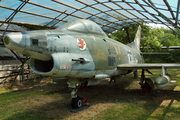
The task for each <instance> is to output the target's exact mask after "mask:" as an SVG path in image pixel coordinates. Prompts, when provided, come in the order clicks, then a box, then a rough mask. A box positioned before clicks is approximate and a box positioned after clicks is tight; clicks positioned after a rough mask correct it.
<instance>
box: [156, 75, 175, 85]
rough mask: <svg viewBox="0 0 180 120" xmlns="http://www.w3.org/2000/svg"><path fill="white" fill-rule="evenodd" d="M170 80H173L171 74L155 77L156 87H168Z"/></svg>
mask: <svg viewBox="0 0 180 120" xmlns="http://www.w3.org/2000/svg"><path fill="white" fill-rule="evenodd" d="M169 81H171V78H170V76H168V75H164V76H159V77H157V78H156V79H155V81H154V83H155V86H156V87H161V88H162V87H166V86H167V85H168V83H169Z"/></svg>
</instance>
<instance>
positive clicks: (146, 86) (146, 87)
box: [139, 69, 154, 95]
mask: <svg viewBox="0 0 180 120" xmlns="http://www.w3.org/2000/svg"><path fill="white" fill-rule="evenodd" d="M146 71H147V72H148V73H150V74H152V73H151V72H150V71H149V70H147V69H146ZM139 84H140V85H141V95H147V93H148V92H149V91H150V90H151V89H153V88H154V83H153V81H152V80H151V79H150V78H145V75H144V69H142V73H141V81H140V82H139Z"/></svg>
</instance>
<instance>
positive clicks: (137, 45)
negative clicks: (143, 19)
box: [133, 25, 141, 52]
mask: <svg viewBox="0 0 180 120" xmlns="http://www.w3.org/2000/svg"><path fill="white" fill-rule="evenodd" d="M140 40H141V26H140V25H139V27H138V30H137V32H136V36H135V38H134V41H133V43H134V47H135V49H137V50H138V51H139V52H140Z"/></svg>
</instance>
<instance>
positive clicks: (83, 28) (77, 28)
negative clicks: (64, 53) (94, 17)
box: [57, 19, 107, 36]
mask: <svg viewBox="0 0 180 120" xmlns="http://www.w3.org/2000/svg"><path fill="white" fill-rule="evenodd" d="M57 29H58V30H63V29H66V30H68V31H74V32H83V33H92V34H93V33H94V34H99V35H103V36H107V35H106V33H104V31H103V30H102V29H101V28H100V27H99V25H97V24H96V23H94V22H92V21H90V20H85V19H79V20H76V21H72V22H69V23H66V24H64V25H62V26H59V27H58V28H57Z"/></svg>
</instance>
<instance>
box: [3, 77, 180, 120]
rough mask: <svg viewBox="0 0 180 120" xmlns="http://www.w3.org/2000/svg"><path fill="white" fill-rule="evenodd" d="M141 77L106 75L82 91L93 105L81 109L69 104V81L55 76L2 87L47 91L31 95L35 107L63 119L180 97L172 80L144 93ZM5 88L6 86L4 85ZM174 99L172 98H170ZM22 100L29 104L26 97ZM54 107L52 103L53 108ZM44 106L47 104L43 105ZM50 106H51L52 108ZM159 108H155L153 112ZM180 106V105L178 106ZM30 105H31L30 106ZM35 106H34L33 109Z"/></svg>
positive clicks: (171, 100) (158, 102)
mask: <svg viewBox="0 0 180 120" xmlns="http://www.w3.org/2000/svg"><path fill="white" fill-rule="evenodd" d="M138 83H139V79H133V78H132V76H128V77H125V76H124V77H122V78H121V79H120V80H118V81H116V83H115V84H114V83H111V84H109V79H104V80H102V81H101V83H100V84H99V85H96V86H91V87H89V90H88V91H81V90H79V91H78V95H79V96H86V97H87V98H88V102H89V103H90V105H89V106H85V107H83V108H82V109H79V110H72V109H71V108H70V106H69V104H70V102H71V96H70V93H71V90H70V89H68V88H67V85H66V81H60V82H59V83H58V84H57V83H55V82H53V81H52V78H49V77H47V78H43V79H41V80H36V81H33V82H32V81H29V82H24V83H18V84H17V83H16V84H14V85H10V84H9V85H8V84H6V85H3V87H2V86H1V90H5V89H11V90H13V92H20V93H23V92H27V91H31V92H33V91H46V92H45V95H44V94H43V95H39V96H38V100H36V99H32V98H31V103H32V104H31V106H34V108H33V107H32V109H35V108H37V109H39V110H40V109H42V106H44V105H45V106H46V107H47V108H46V110H45V111H43V112H45V113H46V115H47V116H49V117H50V118H53V119H54V118H56V117H57V116H58V115H59V114H61V116H58V118H59V119H67V120H69V119H87V118H88V119H89V118H90V119H94V116H97V115H100V114H101V113H102V112H103V111H106V110H108V109H109V108H111V107H114V108H117V109H119V108H122V109H124V108H126V107H128V106H129V104H138V105H140V106H143V107H144V106H148V107H147V108H151V107H149V105H157V106H161V105H162V106H163V105H165V106H168V105H169V102H176V101H179V100H180V97H179V91H174V88H175V87H176V85H174V84H170V85H168V87H167V88H166V89H155V90H152V91H151V92H149V94H148V95H146V96H142V95H141V94H140V93H141V88H140V85H139V84H138ZM2 88H3V89H2ZM168 100H170V101H168ZM21 104H27V103H25V102H24V101H23V100H22V101H21ZM166 104H167V105H166ZM50 107H52V108H51V109H50ZM43 108H44V107H43ZM48 108H49V109H48ZM155 108H157V107H156V106H155V107H154V108H151V109H152V110H149V111H150V114H152V115H153V111H155V110H156V109H155ZM178 108H179V107H178ZM28 109H30V108H28ZM32 109H31V110H32ZM53 116H54V117H53Z"/></svg>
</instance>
